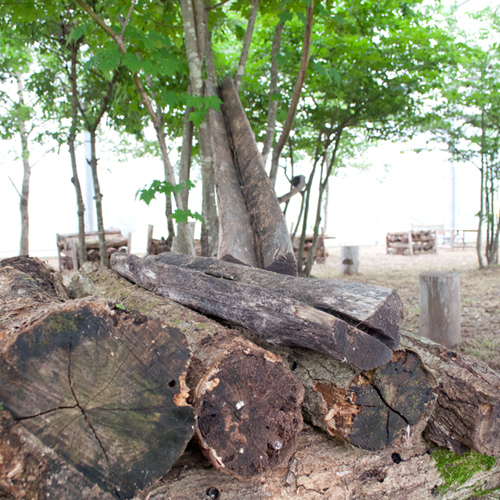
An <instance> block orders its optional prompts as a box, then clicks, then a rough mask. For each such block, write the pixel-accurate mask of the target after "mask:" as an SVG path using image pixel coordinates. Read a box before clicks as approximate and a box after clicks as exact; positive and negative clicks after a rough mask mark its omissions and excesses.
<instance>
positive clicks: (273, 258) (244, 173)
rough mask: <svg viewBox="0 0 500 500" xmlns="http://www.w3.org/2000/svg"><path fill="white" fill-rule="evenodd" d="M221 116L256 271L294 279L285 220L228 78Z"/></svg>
mask: <svg viewBox="0 0 500 500" xmlns="http://www.w3.org/2000/svg"><path fill="white" fill-rule="evenodd" d="M220 91H221V96H222V100H223V105H222V112H223V113H224V116H225V118H226V123H227V130H228V132H229V134H230V137H231V139H230V140H231V142H232V145H233V148H234V149H233V156H234V160H235V163H236V168H237V170H238V173H239V179H240V183H241V192H242V194H243V198H244V200H245V203H246V208H247V212H248V214H249V215H250V223H251V225H252V228H253V233H254V238H255V241H256V245H255V253H256V256H257V261H258V263H259V267H261V268H263V269H267V270H269V271H274V272H277V273H281V274H288V275H292V276H296V275H297V261H296V260H295V255H294V253H293V247H292V243H291V241H290V235H289V234H288V229H287V227H286V221H285V217H284V215H283V212H282V211H281V208H280V205H279V203H278V199H277V198H276V193H275V192H274V188H273V185H272V184H271V181H270V180H269V177H268V176H267V174H266V171H265V167H264V160H263V159H262V155H261V154H260V151H259V149H258V148H257V143H256V142H255V134H254V133H253V131H252V128H251V127H250V122H249V121H248V118H247V116H246V114H245V110H244V109H243V106H242V104H241V101H240V98H239V96H238V92H237V91H236V89H235V87H234V84H233V81H232V79H231V77H230V76H228V77H226V78H225V79H224V80H223V81H222V83H221V85H220Z"/></svg>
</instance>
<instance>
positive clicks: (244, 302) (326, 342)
mask: <svg viewBox="0 0 500 500" xmlns="http://www.w3.org/2000/svg"><path fill="white" fill-rule="evenodd" d="M111 262H112V268H113V269H114V270H115V271H117V272H118V273H119V274H120V275H122V276H124V277H125V278H127V279H129V280H130V281H133V282H134V283H137V284H138V285H140V286H142V287H143V288H146V289H147V290H150V291H152V292H154V293H156V294H158V295H162V296H165V297H168V298H171V299H172V300H175V301H176V302H179V303H181V304H183V305H185V306H188V307H190V308H192V309H195V310H197V311H198V312H201V313H202V314H208V315H211V316H216V317H218V318H222V319H224V320H227V321H231V322H232V323H235V324H238V325H241V326H244V327H247V328H249V329H251V330H253V331H254V332H255V333H257V334H258V335H259V336H261V337H263V338H264V339H265V340H266V341H267V342H269V343H271V344H277V345H295V346H302V347H307V348H308V349H312V350H315V351H318V352H322V353H324V354H326V355H327V356H330V357H333V358H335V359H337V360H340V361H343V360H344V361H346V362H347V363H350V364H353V365H354V366H358V367H360V368H363V369H366V370H368V369H371V368H374V367H377V366H380V365H382V364H384V363H387V362H388V361H389V360H390V359H391V356H392V350H391V349H390V348H389V347H387V346H386V345H385V344H383V343H382V342H381V341H379V340H378V339H377V338H376V337H374V336H371V335H369V334H368V333H365V332H363V331H361V330H359V329H357V328H356V327H353V326H349V325H348V324H347V323H346V322H345V321H342V320H340V319H338V318H336V317H334V316H333V315H330V314H327V313H324V312H322V311H319V310H317V309H313V308H312V307H309V306H307V305H305V304H303V303H301V302H298V301H297V300H293V299H290V298H287V297H285V296H284V295H281V294H278V293H274V292H270V291H267V290H263V289H262V288H259V287H256V286H251V285H247V284H242V283H236V282H234V281H230V280H226V279H219V278H213V277H210V276H207V275H205V274H202V273H200V272H197V271H188V270H186V269H181V268H179V267H177V266H170V265H167V264H162V263H160V262H155V261H153V260H143V259H140V258H139V257H136V256H135V255H124V254H122V255H119V254H118V253H115V254H113V256H112V258H111Z"/></svg>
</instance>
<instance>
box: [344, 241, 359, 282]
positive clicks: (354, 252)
mask: <svg viewBox="0 0 500 500" xmlns="http://www.w3.org/2000/svg"><path fill="white" fill-rule="evenodd" d="M358 270H359V246H357V245H355V246H342V247H340V272H341V273H342V274H344V275H347V276H352V275H353V274H358Z"/></svg>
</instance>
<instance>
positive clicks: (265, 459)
mask: <svg viewBox="0 0 500 500" xmlns="http://www.w3.org/2000/svg"><path fill="white" fill-rule="evenodd" d="M2 266H3V267H2V268H0V296H1V298H2V311H1V312H0V402H1V404H2V406H3V410H4V411H3V412H2V413H1V414H0V418H1V419H2V423H3V426H2V431H1V432H0V453H1V454H2V462H1V463H0V491H2V490H3V491H4V492H6V494H7V495H10V497H12V498H32V497H35V496H36V497H37V498H49V497H50V498H60V499H65V498H105V499H109V498H115V499H122V498H131V497H132V496H133V495H134V494H137V495H139V496H140V497H141V498H145V497H146V493H147V491H146V490H145V489H146V488H148V487H149V488H155V487H157V486H158V485H157V484H155V481H156V480H158V479H159V478H161V477H162V476H163V475H164V474H165V473H166V472H167V471H168V470H169V469H170V468H172V467H173V469H172V471H175V470H179V471H180V470H186V471H187V470H189V471H191V472H190V473H189V475H187V476H186V474H187V472H186V473H185V474H184V473H183V474H180V475H179V472H177V473H172V475H170V476H167V483H166V484H164V485H163V486H162V488H161V491H162V492H166V493H165V494H166V498H168V497H169V496H170V498H176V499H180V500H183V499H186V500H187V499H189V498H203V496H202V494H201V493H200V492H201V490H203V494H204V493H205V492H206V491H208V489H209V488H212V487H213V488H214V490H213V491H215V490H217V491H219V490H223V491H226V492H227V491H231V492H232V493H231V494H230V497H231V498H235V499H238V498H245V497H244V494H248V492H249V488H250V489H251V488H252V487H253V488H255V487H256V486H255V485H256V484H257V485H258V484H262V483H260V482H257V483H255V482H252V481H251V480H253V479H258V478H262V477H263V476H262V475H263V474H264V475H266V474H267V476H266V477H267V479H268V481H269V482H268V483H267V482H266V488H278V487H279V488H282V485H283V484H288V485H289V487H290V488H291V486H292V484H294V485H295V488H297V487H298V486H297V484H298V483H299V482H300V481H304V480H305V477H306V475H307V474H306V469H307V467H309V468H311V467H312V466H311V464H312V463H314V461H315V460H316V464H317V465H316V466H317V468H318V469H317V470H315V469H314V467H313V469H311V470H309V473H308V475H307V477H309V479H308V481H309V483H308V484H309V489H311V488H312V489H317V488H318V487H322V485H325V484H327V486H325V487H326V488H330V487H333V488H337V487H338V488H340V486H339V485H341V484H343V483H342V481H343V480H342V478H343V476H342V475H341V474H342V471H343V470H344V469H345V470H347V471H348V472H345V474H349V475H350V483H351V484H350V488H352V489H353V490H352V491H354V490H356V491H357V492H358V495H360V494H361V492H364V494H367V495H368V496H370V497H372V498H384V497H383V496H377V491H378V489H377V488H378V486H377V485H379V484H380V483H381V482H384V485H383V486H384V489H383V491H384V492H385V493H386V492H387V491H389V492H390V491H391V488H396V486H397V487H398V488H399V489H400V495H402V494H403V493H404V495H405V496H399V497H396V498H403V497H404V498H415V499H416V498H431V493H430V491H431V489H432V488H433V487H434V486H435V484H437V483H438V482H439V478H438V477H437V475H436V472H435V467H434V465H433V462H432V460H431V459H430V456H429V455H428V454H427V452H426V449H428V446H430V445H429V444H425V443H424V441H423V436H425V438H426V439H427V440H428V442H429V443H435V444H437V445H439V446H443V447H447V448H449V449H452V450H455V451H457V452H463V451H465V450H469V449H473V450H476V451H479V452H481V453H485V454H488V455H494V456H499V455H500V442H499V440H498V439H497V437H496V436H498V433H499V431H500V429H499V411H500V389H499V387H500V378H499V377H498V375H497V374H496V373H495V372H493V371H491V370H489V369H488V368H487V367H486V366H485V365H483V364H481V363H479V362H477V361H474V360H472V359H470V358H466V357H461V356H460V355H458V354H457V353H455V352H452V351H450V350H448V349H446V348H443V347H442V346H439V345H437V344H433V343H431V342H428V341H424V340H422V339H418V338H416V337H413V336H411V335H409V334H403V335H402V334H401V324H402V322H403V320H404V317H405V308H404V306H403V304H402V303H401V300H400V298H399V297H398V295H397V293H396V292H395V291H394V290H389V289H385V288H381V287H375V286H370V285H364V284H357V283H352V282H335V281H328V280H317V279H305V278H297V277H292V276H286V275H279V274H276V273H272V272H269V271H265V270H259V269H252V268H249V267H247V266H241V265H236V264H231V263H226V262H222V261H219V260H217V259H206V258H200V257H187V256H182V255H175V254H171V253H164V254H161V255H159V256H155V257H147V258H145V259H140V258H138V257H135V256H133V255H124V254H120V253H116V254H115V255H113V257H112V267H113V269H114V270H109V269H106V268H103V267H97V266H95V265H94V264H90V263H89V264H86V265H85V266H84V267H83V268H82V269H81V270H80V272H79V273H77V274H76V275H75V277H74V279H73V282H72V285H71V294H72V296H73V297H75V298H73V299H69V297H68V295H66V294H65V290H64V288H63V287H62V286H61V285H60V284H59V281H58V279H57V277H56V276H54V275H53V273H52V272H51V271H50V270H48V269H47V268H46V267H45V266H44V265H43V264H42V263H41V262H40V261H37V260H36V259H29V258H20V259H17V260H9V261H3V262H2ZM124 278H126V279H124ZM130 281H132V283H130ZM133 283H135V285H134V284H133ZM137 285H139V286H137ZM92 296H94V297H92ZM77 297H81V298H77ZM100 297H106V298H107V299H103V298H100ZM109 299H114V302H113V301H110V300H109ZM134 311H135V312H134ZM207 316H209V317H210V318H213V319H208V317H207ZM303 419H305V421H306V422H307V423H308V424H310V425H313V426H314V427H315V428H317V429H320V431H321V432H323V433H324V436H331V437H334V438H335V439H336V440H337V441H329V440H328V439H326V438H323V437H321V436H320V434H317V432H315V431H314V432H313V431H312V429H309V430H307V429H306V430H303ZM193 435H194V437H195V439H196V443H197V446H198V447H199V449H200V450H202V452H203V454H204V456H205V459H207V460H208V461H209V462H210V464H211V465H212V466H213V467H214V469H212V471H219V472H222V473H224V474H227V475H230V476H232V477H233V478H234V479H233V480H232V481H238V480H239V481H241V480H242V481H251V482H250V483H249V484H250V485H249V486H240V487H238V488H239V489H238V488H236V486H234V485H233V483H231V482H230V480H229V479H223V477H222V476H219V475H214V474H215V472H205V471H207V470H209V469H206V466H205V468H201V469H200V464H201V462H199V460H200V459H196V461H192V462H190V465H189V466H188V465H186V464H187V462H186V460H187V461H188V462H189V460H188V459H190V458H189V457H191V459H192V458H193V457H196V454H194V455H193V451H192V448H191V449H190V451H189V452H188V455H186V454H184V455H183V456H182V457H181V454H182V453H183V451H184V450H185V448H186V446H187V443H188V442H189V441H190V440H191V438H192V437H193ZM339 442H341V443H345V445H349V446H352V445H354V446H355V447H356V448H358V449H359V450H360V451H359V452H354V451H353V449H352V448H351V447H349V446H348V447H345V445H344V446H341V445H340V446H339V444H338V443H339ZM336 443H337V444H336ZM426 447H427V448H426ZM362 450H369V451H365V452H363V451H362ZM311 453H313V455H312V456H311ZM369 453H371V455H370V454H369ZM374 453H375V454H374ZM315 456H316V458H315ZM179 457H180V458H179ZM292 457H293V458H292ZM334 457H336V458H334ZM179 460H180V462H178V464H179V465H174V464H175V463H176V461H179ZM323 460H324V463H322V461H323ZM402 461H403V462H405V471H406V472H405V477H406V475H409V476H411V480H410V479H408V480H406V482H404V481H401V478H399V477H398V473H397V471H396V470H394V469H393V467H395V464H399V463H400V462H402ZM327 463H328V464H330V465H331V467H332V469H329V470H330V472H329V475H328V477H326V476H321V477H319V476H318V477H317V479H316V480H315V481H317V483H316V484H314V483H311V481H313V479H311V478H314V477H315V474H317V473H318V474H319V472H320V470H321V471H322V470H323V465H325V464H327ZM320 464H321V465H320ZM348 464H350V465H348ZM360 464H365V465H364V467H365V469H364V470H359V467H360ZM325 466H326V465H325ZM177 467H181V468H182V469H176V468H177ZM304 467H305V468H306V469H304ZM346 467H347V469H346ZM324 470H326V469H324ZM398 470H399V469H398ZM401 470H403V469H401ZM495 470H496V469H495ZM355 471H357V472H355ZM392 471H394V472H392ZM206 474H209V479H207V477H208V476H206ZM290 474H292V475H290ZM353 474H354V476H353ZM367 474H368V476H367ZM391 474H394V477H392V476H391ZM391 477H392V479H391ZM299 478H302V479H300V481H299ZM368 478H374V479H373V482H371V483H370V481H368V483H367V479H368ZM483 479H484V478H483ZM207 481H208V483H207ZM286 481H288V483H286ZM429 481H431V482H432V484H430V483H429ZM301 484H302V483H301ZM328 484H330V486H328ZM474 484H475V483H474ZM251 485H253V486H251ZM280 485H281V486H280ZM335 485H337V486H335ZM196 488H198V489H199V490H196ZM292 489H293V488H292ZM292 489H290V490H289V492H290V496H288V498H315V497H308V496H307V494H306V490H305V489H304V491H303V493H304V494H303V495H299V496H297V497H295V496H293V495H292V493H291V491H292ZM138 490H142V491H143V493H141V494H139V493H137V492H138ZM197 491H198V493H200V494H198V495H197V493H196V492H197ZM269 491H271V490H269ZM273 491H274V490H273ZM276 491H278V490H276ZM395 491H397V490H395ZM82 492H83V493H82ZM275 493H276V492H275ZM385 493H384V494H385ZM353 494H354V493H353ZM92 495H93V496H92ZM239 495H241V496H239ZM276 495H278V493H276ZM418 495H420V496H418ZM268 496H269V495H268ZM283 496H285V498H287V497H286V495H284V494H282V493H280V494H279V497H280V498H282V497H283ZM250 497H251V496H250ZM257 497H258V496H257ZM276 498H277V496H276ZM331 498H337V496H332V497H331ZM338 498H345V496H339V497H338ZM348 498H355V496H351V497H348Z"/></svg>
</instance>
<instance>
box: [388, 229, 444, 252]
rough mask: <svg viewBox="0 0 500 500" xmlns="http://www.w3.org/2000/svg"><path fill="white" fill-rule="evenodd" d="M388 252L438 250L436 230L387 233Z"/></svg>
mask: <svg viewBox="0 0 500 500" xmlns="http://www.w3.org/2000/svg"><path fill="white" fill-rule="evenodd" d="M386 246H387V253H396V254H402V255H412V254H414V253H420V252H436V250H437V239H436V231H435V230H422V231H408V232H404V233H387V236H386Z"/></svg>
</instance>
